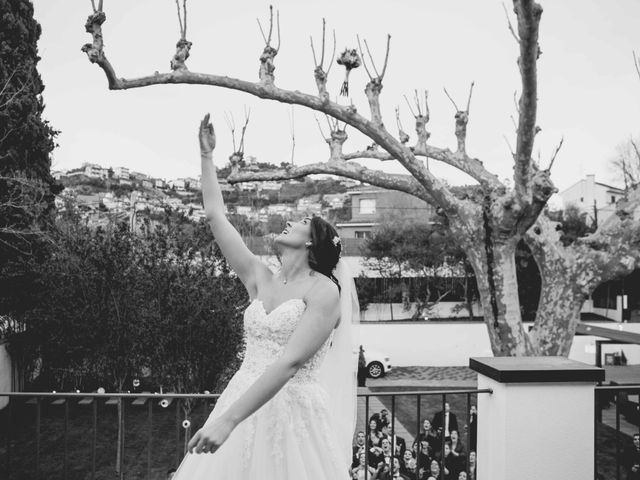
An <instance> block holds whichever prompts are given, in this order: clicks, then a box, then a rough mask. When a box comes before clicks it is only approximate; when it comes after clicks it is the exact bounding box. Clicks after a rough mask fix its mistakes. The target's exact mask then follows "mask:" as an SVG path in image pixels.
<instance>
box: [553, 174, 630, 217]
mask: <svg viewBox="0 0 640 480" xmlns="http://www.w3.org/2000/svg"><path fill="white" fill-rule="evenodd" d="M559 195H560V198H562V203H563V205H564V208H567V207H568V206H569V205H575V206H577V207H578V208H579V209H580V210H581V211H583V212H585V213H587V218H588V222H593V221H594V220H595V217H596V216H597V220H598V223H602V222H603V221H604V220H606V219H607V218H608V217H609V216H611V215H612V214H613V213H615V210H616V202H617V201H618V200H620V198H622V196H623V195H624V190H622V189H621V188H618V187H613V186H611V185H607V184H605V183H600V182H596V176H595V175H587V176H586V178H584V179H583V180H580V181H578V182H576V183H575V184H573V185H572V186H570V187H569V188H567V189H565V190H563V191H562V192H560V193H559Z"/></svg>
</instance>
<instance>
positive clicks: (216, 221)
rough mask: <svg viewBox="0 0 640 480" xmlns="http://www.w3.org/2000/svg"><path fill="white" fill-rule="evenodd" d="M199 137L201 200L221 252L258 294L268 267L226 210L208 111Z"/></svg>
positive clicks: (246, 283)
mask: <svg viewBox="0 0 640 480" xmlns="http://www.w3.org/2000/svg"><path fill="white" fill-rule="evenodd" d="M199 138H200V158H201V161H202V179H201V184H202V201H203V203H204V211H205V214H206V216H207V221H208V222H209V225H210V227H211V231H212V232H213V236H214V237H215V239H216V242H217V243H218V245H219V246H220V250H221V251H222V254H223V255H224V256H225V258H226V259H227V261H228V262H229V265H230V266H231V268H232V269H233V270H234V271H235V272H236V274H237V275H238V277H239V278H240V280H241V281H242V283H243V284H244V285H245V287H246V288H247V290H248V291H249V294H250V295H251V296H252V297H255V296H256V294H257V292H256V275H257V274H258V272H260V271H262V270H265V269H266V268H267V267H266V265H264V264H263V263H262V262H261V261H260V260H259V259H258V257H256V256H255V255H254V254H253V253H252V252H251V250H249V249H248V248H247V246H246V245H245V243H244V242H243V241H242V237H241V236H240V234H239V233H238V231H237V230H236V229H235V228H234V227H233V225H231V222H229V220H228V219H227V217H226V215H225V213H224V200H223V198H222V191H221V190H220V184H219V183H218V175H217V174H216V167H215V165H214V164H213V150H214V148H215V146H216V135H215V132H214V129H213V125H212V124H211V123H210V122H209V114H208V113H207V114H206V115H205V117H204V119H203V120H202V122H200V133H199Z"/></svg>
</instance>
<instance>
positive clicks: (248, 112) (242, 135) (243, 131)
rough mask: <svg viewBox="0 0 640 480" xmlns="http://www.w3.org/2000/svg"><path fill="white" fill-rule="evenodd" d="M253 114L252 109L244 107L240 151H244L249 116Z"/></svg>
mask: <svg viewBox="0 0 640 480" xmlns="http://www.w3.org/2000/svg"><path fill="white" fill-rule="evenodd" d="M250 116H251V109H248V110H247V108H246V107H245V109H244V125H243V126H242V133H241V135H240V145H239V146H238V151H239V152H240V153H244V135H245V133H246V132H247V125H249V117H250Z"/></svg>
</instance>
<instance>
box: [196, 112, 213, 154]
mask: <svg viewBox="0 0 640 480" xmlns="http://www.w3.org/2000/svg"><path fill="white" fill-rule="evenodd" d="M199 137H200V153H201V154H203V155H209V154H211V153H212V152H213V149H214V148H216V132H215V131H214V129H213V125H212V124H211V123H210V122H209V114H208V113H207V114H206V115H205V116H204V118H203V119H202V121H201V122H200V132H199Z"/></svg>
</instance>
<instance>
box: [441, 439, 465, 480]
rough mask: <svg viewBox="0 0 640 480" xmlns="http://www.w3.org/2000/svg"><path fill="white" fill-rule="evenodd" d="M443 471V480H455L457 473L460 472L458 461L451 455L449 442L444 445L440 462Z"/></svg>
mask: <svg viewBox="0 0 640 480" xmlns="http://www.w3.org/2000/svg"><path fill="white" fill-rule="evenodd" d="M442 466H443V470H444V472H443V473H444V480H455V479H456V478H458V472H459V471H460V470H461V469H460V467H459V465H458V459H457V458H456V457H455V456H454V455H453V453H452V450H451V442H450V441H447V442H445V444H444V459H443V460H442Z"/></svg>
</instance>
